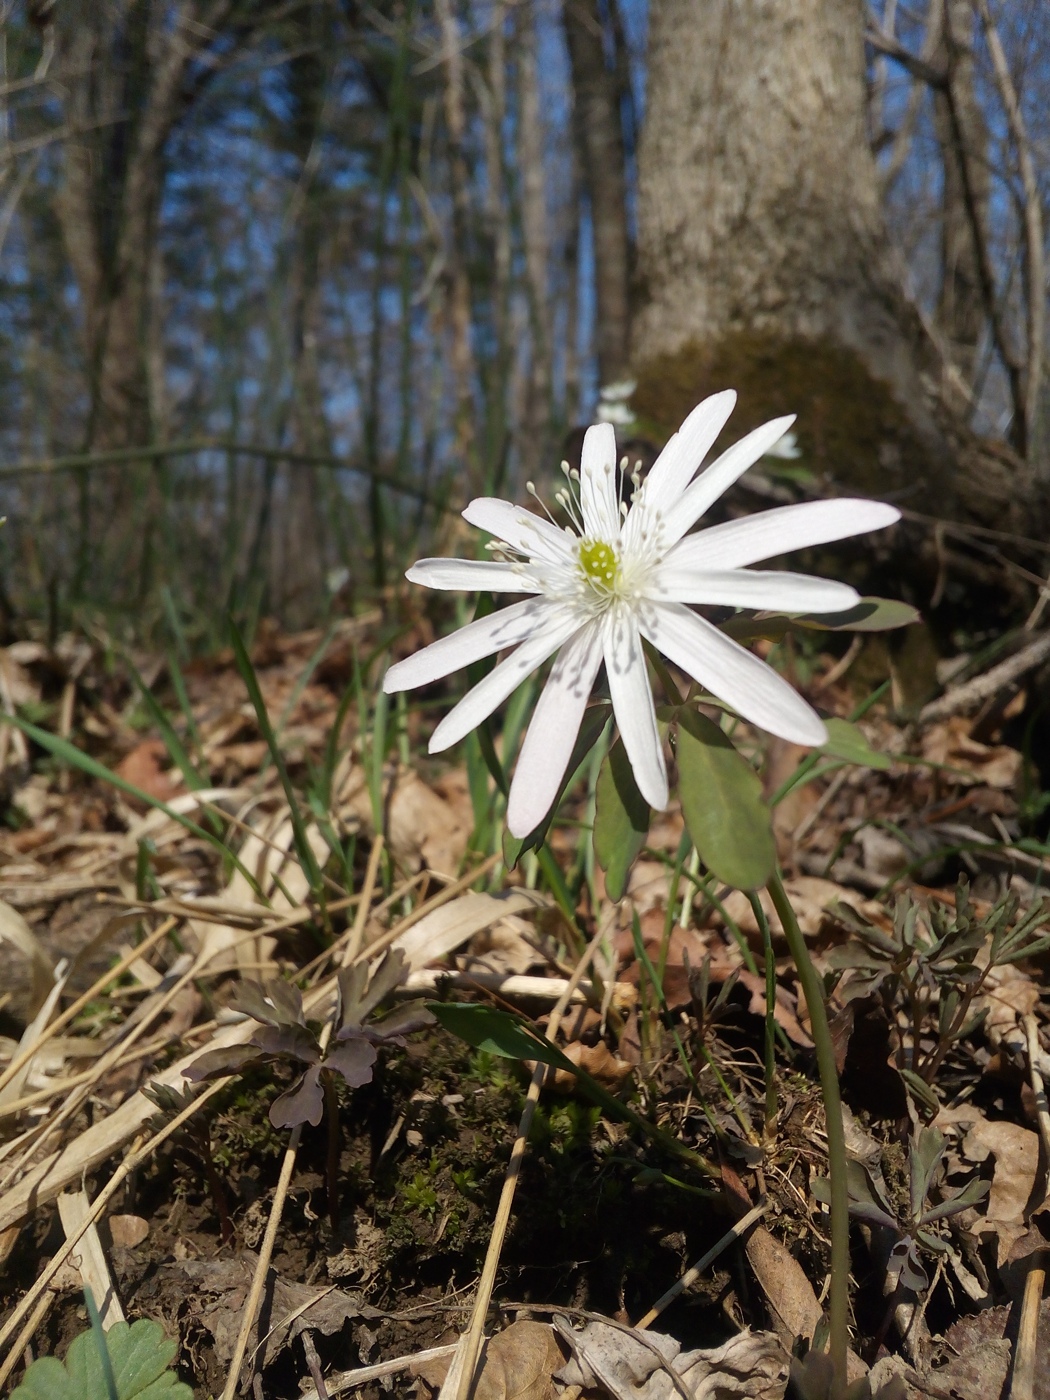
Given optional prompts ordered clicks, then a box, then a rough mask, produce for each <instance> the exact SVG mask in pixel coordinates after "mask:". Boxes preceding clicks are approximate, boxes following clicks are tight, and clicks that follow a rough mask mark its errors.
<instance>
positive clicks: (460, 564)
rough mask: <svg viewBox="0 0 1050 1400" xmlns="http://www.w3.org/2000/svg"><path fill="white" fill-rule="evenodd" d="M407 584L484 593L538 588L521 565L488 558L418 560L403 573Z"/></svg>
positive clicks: (530, 591)
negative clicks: (501, 562) (421, 584)
mask: <svg viewBox="0 0 1050 1400" xmlns="http://www.w3.org/2000/svg"><path fill="white" fill-rule="evenodd" d="M405 578H407V579H408V581H409V583H423V584H426V586H427V588H452V589H459V588H462V589H466V590H468V591H469V592H473V591H474V590H475V589H480V590H481V591H482V592H486V593H539V591H540V586H539V584H538V583H537V582H536V581H535V579H533V578H532V577H531V576H530V575H529V574H527V573H525V572H524V571H523V569H522V566H521V565H520V564H497V563H496V562H495V560H489V559H420V560H419V562H418V563H416V564H413V565H412V567H411V568H410V569H409V570H408V571H407V572H406V574H405Z"/></svg>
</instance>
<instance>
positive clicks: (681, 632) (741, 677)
mask: <svg viewBox="0 0 1050 1400" xmlns="http://www.w3.org/2000/svg"><path fill="white" fill-rule="evenodd" d="M642 631H643V633H644V634H645V636H646V637H648V639H649V640H650V641H651V642H652V643H653V645H654V646H656V647H659V649H660V650H661V651H662V652H663V654H664V655H665V656H666V657H667V659H668V660H669V661H673V662H674V664H675V665H676V666H681V668H682V670H683V671H686V672H687V673H688V674H689V675H690V676H692V677H693V678H694V680H698V681H699V682H700V684H701V685H702V686H706V688H707V689H708V690H709V691H710V692H711V694H712V695H717V696H718V697H719V699H720V700H724V701H725V702H726V703H727V704H728V705H732V706H733V708H734V709H735V710H736V711H737V712H738V713H739V714H741V715H742V716H743V717H744V719H746V720H750V721H751V723H752V724H756V725H758V727H759V728H760V729H765V730H768V731H769V733H770V734H778V735H779V736H780V737H781V738H782V739H788V740H790V741H791V742H792V743H795V744H811V745H814V746H819V745H820V744H824V743H827V738H828V734H827V730H826V729H825V728H824V722H823V720H822V719H821V718H820V716H819V715H818V714H817V713H816V711H815V710H813V709H811V708H810V706H809V705H807V704H806V702H805V700H803V699H802V697H801V696H800V695H798V694H797V693H796V692H795V691H794V690H792V688H791V686H790V685H788V683H787V681H786V680H784V679H783V678H782V677H781V676H778V675H777V673H776V672H775V671H774V670H772V669H771V668H770V667H769V666H767V665H766V664H765V662H764V661H760V660H759V659H758V657H757V656H753V655H752V654H751V652H749V651H746V650H745V649H744V647H742V646H739V645H738V644H737V643H736V642H734V641H732V640H731V639H730V638H729V637H726V636H724V635H723V633H721V632H719V630H718V628H717V627H714V626H712V624H711V623H710V622H707V621H706V620H705V619H704V618H702V617H698V616H697V615H696V613H694V612H690V611H689V609H688V608H686V607H683V606H682V604H681V603H651V604H650V605H649V606H648V607H646V608H645V609H644V611H643V614H642Z"/></svg>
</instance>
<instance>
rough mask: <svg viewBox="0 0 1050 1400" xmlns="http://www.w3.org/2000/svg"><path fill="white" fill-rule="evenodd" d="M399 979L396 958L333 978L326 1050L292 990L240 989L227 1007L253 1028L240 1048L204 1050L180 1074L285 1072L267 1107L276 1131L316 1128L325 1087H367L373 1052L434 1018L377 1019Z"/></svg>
mask: <svg viewBox="0 0 1050 1400" xmlns="http://www.w3.org/2000/svg"><path fill="white" fill-rule="evenodd" d="M403 971H404V957H403V954H402V953H401V952H400V950H396V951H393V952H388V953H387V954H385V956H384V957H383V959H382V961H381V962H380V963H379V965H378V966H377V968H376V970H375V972H374V973H373V974H372V975H371V976H369V973H368V968H367V966H366V965H365V964H364V963H358V964H357V965H356V966H354V967H348V968H344V970H343V971H342V972H341V973H340V974H339V978H338V1001H337V1005H336V1010H335V1027H336V1029H335V1034H334V1035H333V1036H332V1040H331V1042H330V1043H329V1044H328V1046H327V1047H326V1046H325V1045H324V1044H323V1041H322V1035H321V1030H322V1028H321V1025H320V1023H317V1022H308V1021H307V1020H306V1017H305V1015H304V1014H303V998H302V993H301V992H300V991H299V988H298V987H296V986H294V985H293V984H291V983H289V982H281V981H274V982H268V983H266V984H265V986H260V985H259V984H258V983H255V982H242V983H241V984H240V985H239V987H238V988H237V992H236V994H235V996H234V1000H233V1006H234V1009H235V1010H237V1011H242V1012H244V1014H245V1015H246V1016H251V1017H252V1019H253V1020H256V1021H258V1022H260V1026H259V1029H258V1030H257V1031H255V1032H254V1033H253V1035H252V1037H251V1039H250V1040H249V1042H248V1044H247V1045H231V1046H228V1047H226V1048H224V1049H220V1050H208V1051H206V1052H205V1053H204V1054H203V1055H201V1056H200V1057H199V1059H196V1060H194V1062H193V1064H192V1065H190V1066H189V1068H188V1069H186V1070H185V1071H184V1073H185V1075H186V1077H187V1079H190V1080H192V1081H194V1082H199V1081H201V1080H204V1079H217V1078H221V1077H222V1076H223V1075H227V1074H236V1073H240V1072H242V1071H243V1070H245V1069H246V1068H248V1066H250V1065H285V1066H286V1067H288V1068H290V1069H291V1070H292V1071H293V1073H294V1074H295V1075H296V1078H295V1080H294V1082H293V1083H292V1084H291V1085H290V1087H289V1088H287V1089H286V1090H285V1091H284V1092H283V1093H282V1094H281V1095H280V1096H279V1097H278V1098H276V1099H275V1100H274V1102H273V1103H272V1104H271V1105H270V1122H271V1123H272V1124H273V1126H274V1127H275V1128H292V1127H295V1126H296V1125H297V1124H303V1123H310V1124H311V1125H312V1126H314V1127H316V1126H317V1124H318V1123H320V1121H321V1118H322V1115H323V1113H324V1102H325V1087H324V1086H325V1082H326V1080H327V1082H328V1083H329V1084H330V1083H331V1080H332V1076H333V1075H339V1076H340V1077H341V1078H342V1079H343V1080H344V1081H345V1083H346V1084H347V1085H348V1087H349V1088H351V1089H358V1088H360V1087H361V1085H362V1084H368V1083H370V1081H371V1079H372V1071H373V1067H374V1066H375V1062H376V1059H377V1057H378V1053H379V1049H380V1047H382V1046H387V1045H400V1046H404V1045H406V1044H407V1041H406V1039H405V1037H406V1036H407V1035H408V1034H409V1033H410V1032H412V1031H416V1030H420V1029H422V1027H423V1026H426V1025H429V1024H430V1023H431V1022H432V1021H433V1019H434V1018H433V1017H432V1016H431V1014H430V1012H429V1011H428V1010H427V1009H426V1007H425V1006H424V1005H423V1004H422V1002H420V1001H409V1002H405V1003H404V1004H403V1005H401V1006H398V1007H395V1009H394V1010H393V1011H391V1012H389V1013H388V1014H387V1015H386V1016H384V1017H382V1019H377V1018H376V1014H375V1013H376V1012H377V1010H378V1008H379V1005H380V1003H381V1002H383V1001H384V1000H385V999H386V998H387V997H388V996H389V995H390V993H391V992H392V991H393V990H394V988H395V987H396V986H397V985H398V984H399V983H400V981H401V979H402V975H403Z"/></svg>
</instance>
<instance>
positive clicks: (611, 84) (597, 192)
mask: <svg viewBox="0 0 1050 1400" xmlns="http://www.w3.org/2000/svg"><path fill="white" fill-rule="evenodd" d="M704 2H705V0H699V3H700V4H701V6H702V5H703V3H704ZM564 15H565V38H566V42H567V44H568V49H569V61H570V64H571V66H572V87H573V102H574V108H573V115H574V125H575V128H576V145H577V150H578V152H579V160H580V168H581V172H582V175H583V183H584V187H585V189H586V192H587V197H588V201H589V204H590V211H591V227H592V231H593V238H594V272H595V301H596V307H595V315H596V320H597V328H596V338H597V350H598V375H599V379H600V382H601V383H602V384H610V383H613V382H614V381H616V380H618V379H622V378H623V376H624V374H625V373H626V371H627V366H628V345H629V336H630V310H631V308H630V277H631V268H630V239H629V237H628V230H627V188H626V185H627V182H626V176H625V157H624V141H623V127H622V126H621V122H620V84H619V80H618V78H617V74H616V71H615V68H610V67H609V66H608V64H607V63H606V54H605V36H604V30H603V24H602V16H601V10H600V7H599V3H598V0H566V3H565V10H564Z"/></svg>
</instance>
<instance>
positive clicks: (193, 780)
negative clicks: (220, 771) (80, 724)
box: [124, 656, 210, 792]
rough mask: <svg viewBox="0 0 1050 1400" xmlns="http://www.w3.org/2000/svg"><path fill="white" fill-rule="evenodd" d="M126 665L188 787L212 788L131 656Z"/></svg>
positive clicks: (200, 789) (192, 789) (200, 790)
mask: <svg viewBox="0 0 1050 1400" xmlns="http://www.w3.org/2000/svg"><path fill="white" fill-rule="evenodd" d="M124 664H125V665H126V666H127V668H128V670H129V671H130V672H131V678H132V680H133V681H134V682H135V685H136V686H137V687H138V692H139V695H140V697H141V699H142V703H143V704H144V705H145V707H146V710H147V712H148V714H149V717H150V719H151V720H152V721H153V723H154V724H155V725H156V727H157V729H159V730H160V737H161V738H162V739H163V740H164V747H165V748H166V749H167V750H168V755H169V757H170V758H171V761H172V763H174V764H175V766H176V768H178V770H179V772H180V773H181V774H182V777H183V781H184V782H185V784H186V786H187V787H188V788H189V789H190V791H191V792H202V791H203V790H204V789H205V788H206V787H208V786H210V784H209V783H208V781H207V779H206V778H205V777H203V776H202V774H200V773H198V771H197V769H196V768H195V767H194V764H193V760H192V759H191V758H190V756H189V754H188V753H187V752H186V750H185V748H184V747H183V744H182V740H181V739H180V738H179V736H178V735H177V734H176V733H175V730H174V728H173V727H172V723H171V720H170V719H169V718H168V716H167V715H166V714H165V713H164V711H163V710H162V709H161V707H160V705H159V703H158V702H157V697H156V696H155V695H154V694H153V691H152V690H150V688H149V686H148V685H147V684H146V682H145V681H144V680H143V678H142V676H141V675H140V674H139V671H138V669H137V667H136V666H135V663H134V662H133V661H132V659H131V657H130V656H125V658H124Z"/></svg>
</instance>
